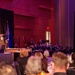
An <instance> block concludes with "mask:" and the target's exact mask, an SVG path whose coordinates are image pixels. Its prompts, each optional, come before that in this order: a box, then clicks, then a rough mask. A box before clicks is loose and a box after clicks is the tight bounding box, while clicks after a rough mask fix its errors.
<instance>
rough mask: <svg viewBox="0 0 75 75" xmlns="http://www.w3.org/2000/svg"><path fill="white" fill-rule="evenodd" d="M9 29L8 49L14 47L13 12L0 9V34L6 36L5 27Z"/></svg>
mask: <svg viewBox="0 0 75 75" xmlns="http://www.w3.org/2000/svg"><path fill="white" fill-rule="evenodd" d="M7 21H8V27H9V33H10V35H9V47H10V48H12V47H14V39H13V36H14V15H13V11H10V10H6V9H1V8H0V34H5V36H6V27H7Z"/></svg>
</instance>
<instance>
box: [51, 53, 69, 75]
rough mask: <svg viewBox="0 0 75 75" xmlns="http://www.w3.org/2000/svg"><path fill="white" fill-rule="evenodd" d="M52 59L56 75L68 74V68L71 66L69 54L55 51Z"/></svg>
mask: <svg viewBox="0 0 75 75" xmlns="http://www.w3.org/2000/svg"><path fill="white" fill-rule="evenodd" d="M52 59H53V62H52V67H53V69H54V75H67V73H66V70H67V68H68V67H69V63H68V58H67V56H66V55H65V54H64V53H62V52H55V53H53V55H52Z"/></svg>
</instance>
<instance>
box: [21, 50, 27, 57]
mask: <svg viewBox="0 0 75 75" xmlns="http://www.w3.org/2000/svg"><path fill="white" fill-rule="evenodd" d="M26 56H28V50H26V49H22V50H21V51H20V57H26Z"/></svg>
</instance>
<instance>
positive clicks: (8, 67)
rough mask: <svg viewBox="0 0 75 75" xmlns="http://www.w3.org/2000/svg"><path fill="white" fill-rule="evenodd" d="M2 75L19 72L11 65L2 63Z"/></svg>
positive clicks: (11, 74)
mask: <svg viewBox="0 0 75 75" xmlns="http://www.w3.org/2000/svg"><path fill="white" fill-rule="evenodd" d="M0 75H17V73H16V70H15V69H14V68H13V67H12V66H11V65H9V64H5V63H0Z"/></svg>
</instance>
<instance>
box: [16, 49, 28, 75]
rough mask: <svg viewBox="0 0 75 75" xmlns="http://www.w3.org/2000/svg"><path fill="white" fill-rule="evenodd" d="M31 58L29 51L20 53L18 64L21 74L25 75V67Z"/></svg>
mask: <svg viewBox="0 0 75 75" xmlns="http://www.w3.org/2000/svg"><path fill="white" fill-rule="evenodd" d="M28 58H29V54H28V50H26V49H22V50H21V51H20V56H19V57H18V58H17V62H18V63H19V67H20V72H21V74H22V75H24V67H25V65H26V64H27V60H28Z"/></svg>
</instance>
